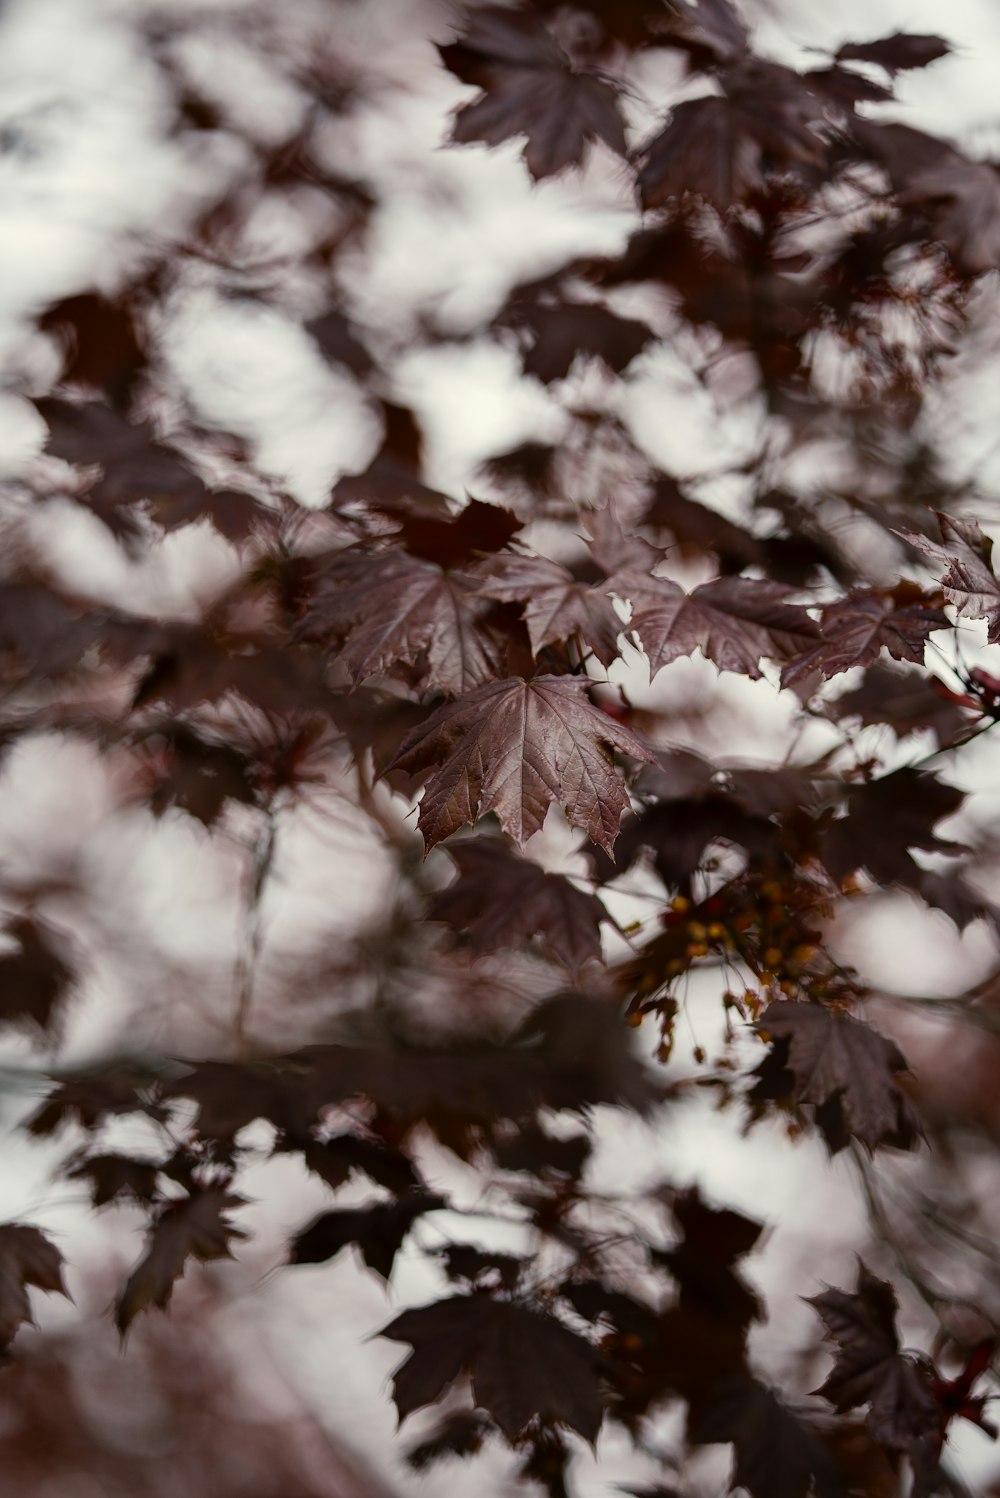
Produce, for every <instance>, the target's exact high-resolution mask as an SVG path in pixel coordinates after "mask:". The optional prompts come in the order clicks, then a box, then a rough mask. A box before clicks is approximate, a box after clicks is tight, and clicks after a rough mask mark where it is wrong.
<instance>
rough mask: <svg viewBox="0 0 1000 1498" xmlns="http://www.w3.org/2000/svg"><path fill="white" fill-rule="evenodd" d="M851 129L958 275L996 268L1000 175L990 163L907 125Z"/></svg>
mask: <svg viewBox="0 0 1000 1498" xmlns="http://www.w3.org/2000/svg"><path fill="white" fill-rule="evenodd" d="M852 129H853V133H854V135H855V136H856V138H857V139H858V141H859V142H860V144H861V145H862V146H863V147H864V148H865V149H866V150H867V151H869V152H870V153H871V155H872V157H873V159H874V160H875V161H877V162H878V163H879V165H880V166H882V167H883V169H884V170H885V172H886V174H887V175H888V177H889V180H890V182H891V184H892V187H893V189H894V191H895V193H896V198H897V202H898V204H899V206H900V207H901V208H910V209H916V210H917V211H918V212H919V213H921V214H922V215H924V216H925V219H926V224H927V226H928V229H929V233H930V236H931V237H933V238H936V239H939V240H940V241H941V242H942V243H943V244H944V245H945V247H946V248H947V250H948V252H949V254H950V256H951V259H952V262H953V264H954V265H955V268H956V269H957V270H958V271H960V272H961V273H962V274H964V275H968V276H978V275H981V274H983V272H985V271H989V270H994V269H995V268H996V266H997V264H998V263H1000V175H998V174H997V172H996V171H995V169H994V168H993V167H992V166H990V165H989V163H987V162H984V161H972V160H970V159H969V157H968V156H965V155H964V154H963V153H962V152H961V151H957V150H955V148H954V147H953V146H950V145H949V144H948V142H947V141H943V140H940V139H938V137H937V136H933V135H926V134H925V133H924V132H923V131H922V130H914V129H913V128H912V127H911V126H909V125H899V124H896V123H882V122H876V121H874V120H857V119H856V120H855V121H854V123H853V125H852ZM924 237H925V234H921V238H924Z"/></svg>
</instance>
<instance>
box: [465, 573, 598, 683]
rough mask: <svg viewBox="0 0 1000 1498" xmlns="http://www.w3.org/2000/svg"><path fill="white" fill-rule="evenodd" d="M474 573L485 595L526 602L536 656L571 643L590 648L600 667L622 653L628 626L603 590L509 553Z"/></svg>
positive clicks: (530, 634)
mask: <svg viewBox="0 0 1000 1498" xmlns="http://www.w3.org/2000/svg"><path fill="white" fill-rule="evenodd" d="M475 572H476V575H477V576H478V577H480V578H482V579H483V582H482V589H483V592H484V593H485V594H486V595H487V596H488V597H490V598H497V599H500V600H501V601H502V602H518V603H523V604H524V606H525V607H524V622H525V624H526V625H527V626H528V635H529V637H530V639H531V648H532V650H533V652H534V654H535V656H536V657H537V656H539V655H540V654H541V652H542V651H543V650H544V649H545V646H546V645H551V644H554V643H559V644H561V643H563V642H564V641H566V640H573V639H579V640H580V641H582V642H583V643H584V644H585V645H586V646H587V647H588V648H589V649H590V650H592V651H593V652H594V655H595V656H596V657H597V659H598V660H599V661H600V663H601V665H602V666H608V665H610V664H611V662H612V661H613V660H614V659H615V658H616V657H617V656H618V655H620V654H621V652H620V650H619V647H618V637H619V635H620V634H622V632H623V631H625V630H626V629H627V627H628V626H627V625H626V624H625V623H624V622H623V621H622V620H621V619H620V618H619V616H618V614H617V613H616V612H615V608H614V605H613V604H612V602H611V598H610V597H609V594H608V589H607V587H605V586H602V585H594V584H590V583H582V582H578V581H577V579H576V578H575V577H574V576H573V574H572V573H571V572H569V571H568V570H567V569H566V568H565V567H563V566H561V565H560V563H558V562H552V561H549V559H548V558H547V557H536V556H528V555H521V554H516V553H512V552H502V553H500V554H498V555H497V556H494V557H490V558H488V559H487V560H485V561H483V562H482V563H480V564H479V565H478V566H477V567H476V568H475Z"/></svg>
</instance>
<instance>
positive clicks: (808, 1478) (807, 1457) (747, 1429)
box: [695, 1375, 847, 1498]
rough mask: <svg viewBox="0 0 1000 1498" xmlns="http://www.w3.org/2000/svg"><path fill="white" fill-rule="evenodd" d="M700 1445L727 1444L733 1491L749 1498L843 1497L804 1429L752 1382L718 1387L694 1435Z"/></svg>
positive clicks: (835, 1474) (736, 1380)
mask: <svg viewBox="0 0 1000 1498" xmlns="http://www.w3.org/2000/svg"><path fill="white" fill-rule="evenodd" d="M695 1439H696V1440H697V1441H698V1442H699V1443H703V1444H712V1443H714V1442H716V1441H731V1442H732V1444H733V1450H734V1455H735V1461H734V1464H733V1477H732V1485H733V1487H734V1488H735V1487H739V1488H745V1489H746V1490H747V1492H748V1493H750V1494H751V1495H752V1498H806V1495H807V1494H809V1493H812V1492H815V1493H816V1495H817V1498H846V1493H847V1485H846V1483H845V1481H844V1479H843V1477H842V1476H841V1474H840V1472H839V1470H838V1468H837V1464H836V1462H835V1461H834V1460H833V1458H832V1457H831V1455H830V1453H829V1451H827V1450H826V1448H825V1447H824V1446H823V1445H822V1444H821V1443H820V1442H819V1441H818V1440H817V1438H816V1437H815V1436H814V1435H813V1433H812V1432H811V1431H810V1429H809V1427H808V1425H807V1424H806V1423H805V1421H804V1420H803V1419H801V1418H800V1417H799V1416H798V1415H796V1414H794V1413H793V1412H792V1411H791V1410H790V1409H789V1408H788V1407H787V1405H785V1404H784V1403H783V1402H782V1401H781V1400H780V1399H779V1398H778V1397H777V1395H776V1394H775V1392H774V1390H773V1389H768V1388H766V1387H765V1386H764V1385H763V1384H761V1383H758V1382H757V1380H756V1379H754V1378H750V1377H748V1376H739V1375H737V1376H735V1377H733V1378H730V1379H727V1380H726V1381H725V1382H724V1383H723V1384H722V1385H721V1387H720V1388H719V1390H718V1392H717V1393H716V1395H715V1397H714V1398H713V1400H712V1402H711V1404H710V1405H709V1406H708V1408H707V1409H706V1411H705V1413H704V1415H703V1416H702V1419H701V1421H700V1422H699V1424H698V1426H697V1428H696V1431H695Z"/></svg>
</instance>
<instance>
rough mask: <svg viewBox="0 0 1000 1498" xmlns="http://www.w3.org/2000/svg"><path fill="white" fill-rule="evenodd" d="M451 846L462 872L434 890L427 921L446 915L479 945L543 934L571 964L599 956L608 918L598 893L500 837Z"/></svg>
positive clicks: (489, 947)
mask: <svg viewBox="0 0 1000 1498" xmlns="http://www.w3.org/2000/svg"><path fill="white" fill-rule="evenodd" d="M448 851H449V852H450V854H451V856H452V858H454V860H455V862H456V863H457V864H458V869H459V877H458V878H457V879H456V880H455V882H454V884H450V885H449V886H448V888H447V889H445V890H442V891H441V893H440V894H439V895H437V896H436V898H435V899H434V901H433V903H432V905H431V907H430V909H429V910H428V912H427V916H428V919H429V920H432V921H446V922H447V923H448V925H450V926H453V927H454V928H455V929H456V930H458V931H460V932H461V933H462V935H463V938H464V939H465V940H466V941H468V942H469V943H470V945H472V946H473V947H475V948H476V949H477V950H479V951H495V950H496V949H497V948H498V947H506V946H513V947H517V946H524V945H525V944H526V943H527V942H529V941H530V939H531V938H532V937H533V936H539V937H541V939H542V943H543V945H544V946H545V947H547V948H548V949H549V950H550V951H551V952H552V953H554V955H555V956H556V957H558V958H559V959H560V960H561V961H562V962H564V963H565V964H566V966H567V967H568V968H571V969H574V970H575V969H577V968H579V967H581V966H582V965H583V963H585V962H587V961H590V960H591V959H593V958H597V957H600V955H601V937H600V924H601V922H602V921H608V920H610V919H611V918H610V916H609V915H608V912H607V911H606V910H605V908H604V906H603V905H602V904H601V902H600V900H599V899H598V898H597V896H596V895H593V894H588V893H587V892H586V891H585V890H580V889H577V888H576V886H575V885H574V884H572V883H571V882H570V880H569V879H567V878H566V876H565V875H563V874H547V873H546V872H545V870H544V869H542V868H540V867H539V866H538V864H536V863H532V862H531V860H530V859H527V858H520V857H518V856H517V855H516V854H514V853H512V852H511V850H510V849H509V848H508V847H507V845H506V844H505V843H504V842H502V841H501V839H500V838H496V837H477V838H472V839H469V841H467V842H461V843H456V844H455V845H454V846H453V847H451V848H450V849H449V850H448Z"/></svg>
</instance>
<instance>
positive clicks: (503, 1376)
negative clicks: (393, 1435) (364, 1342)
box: [381, 1295, 604, 1441]
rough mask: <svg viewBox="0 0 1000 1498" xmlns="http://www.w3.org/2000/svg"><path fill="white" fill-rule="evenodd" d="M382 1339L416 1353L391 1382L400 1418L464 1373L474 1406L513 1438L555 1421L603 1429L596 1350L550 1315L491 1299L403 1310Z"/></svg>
mask: <svg viewBox="0 0 1000 1498" xmlns="http://www.w3.org/2000/svg"><path fill="white" fill-rule="evenodd" d="M381 1335H382V1336H383V1337H389V1338H390V1339H391V1340H392V1341H394V1342H409V1343H410V1344H411V1345H412V1347H413V1351H412V1352H411V1354H410V1356H409V1357H408V1358H407V1359H406V1361H405V1362H404V1363H403V1364H402V1366H401V1367H400V1368H399V1369H397V1371H396V1374H395V1377H394V1379H393V1398H394V1400H395V1403H396V1409H397V1410H398V1411H399V1418H400V1420H405V1419H406V1417H407V1415H409V1414H411V1413H412V1412H413V1411H414V1410H417V1409H420V1408H421V1407H422V1406H423V1405H426V1404H432V1403H433V1402H434V1401H435V1400H436V1399H438V1398H439V1397H440V1395H441V1394H442V1393H443V1392H444V1390H445V1389H446V1388H447V1386H448V1385H449V1384H450V1383H453V1382H454V1380H455V1379H456V1378H458V1377H459V1375H460V1374H461V1373H463V1372H466V1371H468V1372H470V1373H471V1375H472V1389H473V1394H474V1397H475V1401H476V1404H477V1405H479V1406H480V1407H481V1408H482V1409H485V1410H486V1411H487V1412H488V1413H489V1414H490V1415H492V1417H493V1419H494V1420H495V1421H496V1423H497V1425H498V1426H499V1427H500V1429H501V1430H502V1431H503V1433H504V1435H505V1436H506V1437H507V1439H508V1440H510V1441H514V1440H515V1439H516V1438H517V1437H518V1436H519V1435H520V1434H521V1432H522V1431H523V1430H524V1428H525V1427H526V1426H527V1425H528V1424H529V1423H530V1422H531V1421H532V1420H536V1419H541V1420H543V1421H555V1422H557V1423H559V1424H561V1425H568V1426H569V1427H570V1429H571V1430H575V1431H578V1432H579V1433H580V1435H582V1436H583V1437H584V1439H585V1440H588V1441H594V1440H595V1439H596V1437H597V1433H598V1431H599V1430H600V1427H601V1419H602V1416H603V1414H604V1404H603V1400H602V1398H601V1390H600V1384H599V1382H598V1373H597V1355H596V1352H595V1349H594V1348H593V1347H592V1346H591V1345H590V1343H589V1342H587V1341H585V1340H584V1339H583V1338H582V1337H580V1336H577V1334H576V1333H575V1332H571V1331H570V1330H569V1329H568V1327H565V1326H563V1324H562V1322H560V1321H558V1320H556V1318H555V1317H554V1316H551V1315H548V1314H546V1313H545V1312H542V1311H538V1310H534V1309H533V1308H531V1307H529V1306H523V1305H517V1304H515V1303H513V1302H511V1301H501V1300H493V1299H491V1298H490V1297H488V1296H486V1295H461V1296H454V1297H452V1298H451V1299H450V1300H440V1301H436V1302H434V1303H433V1304H431V1305H426V1306H420V1307H418V1308H417V1309H415V1310H411V1311H404V1312H403V1313H402V1315H401V1316H397V1317H396V1319H395V1320H394V1321H392V1322H390V1323H389V1325H388V1326H387V1327H385V1328H384V1330H383V1331H382V1333H381Z"/></svg>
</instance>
